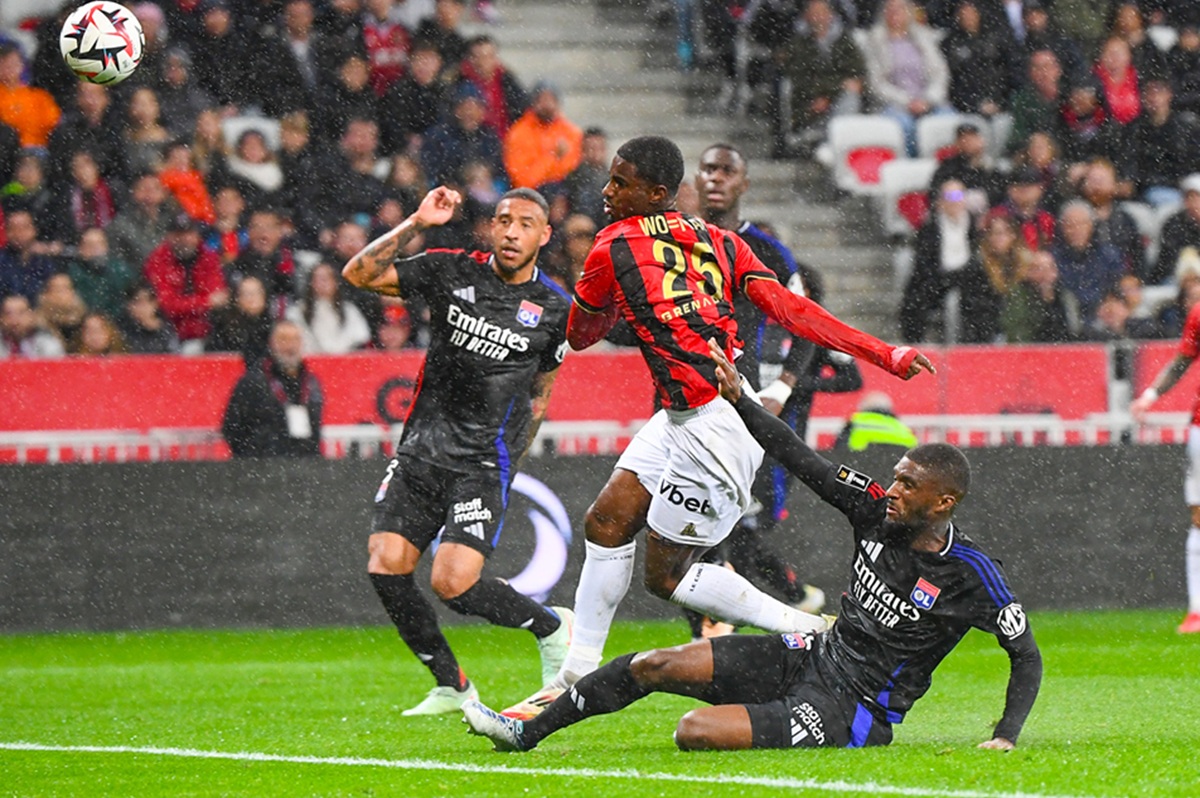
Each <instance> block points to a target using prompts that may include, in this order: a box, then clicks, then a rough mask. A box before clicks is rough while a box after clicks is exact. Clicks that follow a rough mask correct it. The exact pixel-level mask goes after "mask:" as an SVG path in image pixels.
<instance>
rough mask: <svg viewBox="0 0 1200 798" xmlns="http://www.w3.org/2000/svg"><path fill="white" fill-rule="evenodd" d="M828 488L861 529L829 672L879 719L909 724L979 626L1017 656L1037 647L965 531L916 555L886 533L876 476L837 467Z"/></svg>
mask: <svg viewBox="0 0 1200 798" xmlns="http://www.w3.org/2000/svg"><path fill="white" fill-rule="evenodd" d="M819 492H820V493H821V496H822V498H823V499H825V501H827V502H829V503H830V504H832V505H833V506H834V507H836V508H837V509H839V510H841V511H842V512H843V513H845V515H846V517H847V518H848V519H849V520H850V523H851V524H852V525H853V527H854V561H853V565H852V572H851V579H850V585H849V587H848V588H847V590H846V592H845V593H844V594H843V595H842V602H841V608H840V610H839V615H838V622H837V623H835V624H834V625H833V629H832V631H831V632H830V634H829V637H828V640H827V645H826V647H825V654H826V656H825V657H824V658H823V662H822V666H823V669H824V670H826V671H827V672H829V673H830V674H832V675H835V676H836V678H837V679H838V680H839V681H841V682H843V683H846V684H849V685H851V686H852V687H853V688H854V692H855V693H856V694H857V695H858V696H859V701H860V703H861V704H862V705H864V706H865V707H867V709H868V710H870V711H871V714H873V715H874V716H875V717H876V718H877V719H878V720H881V721H886V722H888V723H899V722H900V721H901V720H903V718H904V713H905V712H907V711H908V710H909V708H910V707H912V705H913V702H914V701H916V700H917V699H918V698H920V697H921V696H922V695H924V694H925V691H926V690H928V689H929V682H930V677H931V676H932V674H933V671H934V669H935V668H936V667H937V666H938V663H940V662H941V661H942V659H943V658H944V657H945V656H946V655H947V654H949V653H950V650H951V649H953V648H954V646H956V645H957V644H958V641H959V640H961V639H962V638H963V636H964V635H965V634H966V633H967V632H968V631H969V630H970V629H971V627H975V628H978V629H982V630H983V631H985V632H988V633H989V634H992V635H995V636H996V638H997V639H998V640H999V641H1000V645H1001V646H1002V647H1004V648H1005V649H1006V650H1008V651H1010V652H1014V653H1017V654H1021V653H1023V651H1024V649H1026V648H1027V647H1033V646H1034V642H1033V633H1032V632H1031V631H1030V628H1029V623H1028V621H1027V620H1026V617H1025V611H1024V610H1023V609H1022V607H1021V604H1020V602H1018V601H1017V598H1016V596H1014V595H1013V592H1012V590H1011V589H1010V588H1009V586H1008V581H1007V579H1005V576H1004V572H1003V570H1002V569H1001V568H1000V565H999V564H998V563H997V562H996V561H995V560H993V559H992V558H991V557H989V556H988V555H987V554H986V553H984V552H983V551H982V550H980V548H979V547H978V546H977V545H976V544H974V543H973V542H971V540H970V539H969V538H967V536H966V535H964V534H963V533H962V531H961V530H959V529H958V528H957V527H956V526H954V525H953V524H952V525H951V526H950V531H949V535H948V536H947V540H946V545H945V546H944V547H943V548H942V550H941V551H938V552H922V551H916V550H914V549H913V548H912V546H911V545H910V542H909V540H908V539H907V537H906V536H903V535H895V536H891V537H889V536H888V534H887V533H886V532H885V527H884V511H885V510H886V508H887V499H886V497H885V489H884V487H883V486H882V485H880V484H879V483H878V482H875V481H873V480H872V479H871V478H870V477H867V476H866V475H865V474H861V473H859V472H857V471H855V470H853V469H851V468H848V467H847V466H844V465H838V466H833V465H831V466H830V469H829V475H828V477H827V478H826V479H825V484H824V485H823V486H822V490H821V491H819ZM1014 736H1015V735H1014Z"/></svg>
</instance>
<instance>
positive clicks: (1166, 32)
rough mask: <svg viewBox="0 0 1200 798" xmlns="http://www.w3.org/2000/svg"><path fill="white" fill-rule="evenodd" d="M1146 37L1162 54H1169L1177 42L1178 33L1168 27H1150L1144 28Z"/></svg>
mask: <svg viewBox="0 0 1200 798" xmlns="http://www.w3.org/2000/svg"><path fill="white" fill-rule="evenodd" d="M1146 35H1147V36H1149V37H1150V41H1152V42H1154V46H1155V47H1157V48H1158V50H1159V52H1162V53H1169V52H1170V51H1171V50H1172V49H1174V47H1175V44H1176V42H1178V41H1179V31H1177V30H1175V28H1172V27H1171V26H1169V25H1151V26H1150V27H1148V28H1146Z"/></svg>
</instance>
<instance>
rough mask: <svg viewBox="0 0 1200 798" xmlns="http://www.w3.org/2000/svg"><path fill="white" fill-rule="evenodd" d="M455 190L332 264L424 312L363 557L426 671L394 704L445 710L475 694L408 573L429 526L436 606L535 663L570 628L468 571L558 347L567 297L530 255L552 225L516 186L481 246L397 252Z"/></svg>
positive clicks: (497, 525)
mask: <svg viewBox="0 0 1200 798" xmlns="http://www.w3.org/2000/svg"><path fill="white" fill-rule="evenodd" d="M461 201H462V198H461V197H460V195H459V194H458V192H456V191H451V190H449V189H447V188H445V187H440V188H436V189H434V190H433V191H431V192H430V193H429V194H428V195H427V196H426V197H425V199H424V200H423V201H422V203H421V206H420V207H419V208H418V209H417V211H416V212H415V213H413V215H412V216H410V217H409V218H408V219H406V220H405V221H404V222H402V223H401V224H400V225H399V226H398V227H396V228H395V229H394V230H392V231H390V232H388V233H387V234H385V235H384V236H382V237H380V238H379V239H378V240H376V241H374V242H372V243H371V244H369V245H368V246H367V247H366V248H365V249H363V250H362V251H361V252H359V253H358V254H356V255H355V256H354V257H353V258H351V259H350V261H349V263H347V264H346V267H345V269H344V271H343V275H344V276H345V277H346V279H347V280H349V281H350V282H351V283H353V284H354V285H357V286H359V287H362V288H367V289H370V290H373V291H375V292H377V293H381V294H387V295H390V296H397V297H401V298H404V299H412V298H414V297H419V298H420V299H421V300H422V301H423V302H424V303H425V305H426V306H427V307H428V308H429V309H430V316H431V318H430V327H431V329H432V340H431V342H430V345H429V351H428V353H427V354H426V356H425V362H424V364H423V365H422V368H421V381H420V383H419V385H418V388H417V394H416V397H415V398H414V400H413V404H412V409H411V410H410V412H409V416H408V418H407V419H406V421H405V424H404V433H403V434H402V436H401V438H400V443H399V444H398V445H397V447H396V457H395V458H394V459H393V460H392V461H391V463H390V464H389V465H388V468H387V473H386V475H385V476H384V479H383V484H382V485H380V487H379V490H378V492H377V493H376V496H375V517H374V521H373V527H372V529H373V532H374V534H372V535H371V539H370V545H369V550H370V561H369V562H368V565H367V571H368V573H369V574H370V577H371V582H372V584H373V585H374V586H375V589H376V592H377V593H378V594H379V597H380V600H381V601H382V602H383V605H384V608H385V609H386V610H387V612H388V615H389V616H390V617H391V619H392V621H393V623H395V625H396V628H397V630H398V631H399V633H400V637H401V638H402V639H403V640H404V642H405V643H406V644H408V646H409V648H411V649H412V651H413V653H414V654H416V655H417V657H418V658H419V659H420V660H421V662H422V663H424V664H425V665H426V666H427V667H428V668H429V670H430V671H431V672H432V673H433V676H434V678H435V679H436V680H437V686H435V687H434V688H433V690H431V691H430V693H429V695H428V696H427V697H426V698H425V700H423V701H422V702H421V703H420V704H418V705H417V706H415V707H413V708H412V709H409V710H407V711H405V713H404V714H406V715H429V714H439V713H443V712H456V711H457V710H458V708H459V706H461V705H462V703H463V702H464V701H465V700H467V699H468V698H471V697H477V696H478V693H477V692H476V691H475V688H474V686H473V685H472V684H471V683H470V682H469V681H468V680H467V678H466V676H465V675H464V674H463V672H462V669H461V668H459V666H458V662H457V660H456V659H455V657H454V654H453V652H451V651H450V646H449V645H448V644H447V642H446V639H445V637H444V636H443V635H442V633H441V630H440V629H438V624H437V618H436V616H435V614H434V610H433V606H432V605H431V604H430V603H429V601H428V600H427V599H426V598H425V597H424V596H423V595H422V593H421V591H420V589H419V588H418V587H417V585H416V584H415V582H414V579H413V571H414V569H415V568H416V566H417V562H418V561H419V560H420V558H421V556H422V554H423V553H424V552H425V550H426V548H427V547H428V546H429V545H430V544H431V543H432V542H433V541H434V539H435V538H437V537H438V534H439V530H442V531H441V538H440V541H441V542H440V545H439V546H438V549H437V553H436V554H435V555H434V558H433V571H432V579H431V581H432V586H433V590H434V592H435V593H436V594H437V596H438V597H439V598H440V599H441V600H442V601H443V602H444V603H445V604H446V606H448V607H450V608H451V609H453V610H455V611H456V612H459V613H461V614H464V615H475V616H479V617H482V618H485V619H487V620H488V621H491V622H492V623H494V624H497V625H499V626H506V627H509V628H514V629H517V628H520V629H528V630H529V631H530V632H532V633H533V634H534V636H535V637H537V638H538V647H539V649H540V650H541V653H542V665H543V670H544V672H546V673H547V674H552V673H554V672H556V671H557V670H558V667H559V665H561V663H562V660H563V658H564V657H565V656H566V650H567V641H568V640H569V638H570V627H571V622H570V617H571V616H570V610H565V609H560V610H559V611H554V610H552V609H549V608H546V607H543V606H541V605H540V604H538V603H537V602H535V601H533V600H532V599H530V598H527V597H526V596H523V595H521V594H520V593H518V592H517V591H516V590H514V589H513V588H512V587H511V586H510V585H509V584H508V583H507V582H504V581H503V580H499V579H481V578H480V576H481V571H482V569H483V565H484V561H485V559H486V558H487V557H488V555H490V554H491V552H492V550H493V549H494V548H495V546H496V545H497V543H498V542H499V540H500V533H501V531H502V529H503V527H504V515H505V509H506V507H507V505H508V491H509V487H510V485H511V484H512V480H513V477H514V475H515V472H516V468H517V463H518V461H519V460H520V458H521V455H522V454H523V453H524V451H525V449H526V447H527V446H528V444H529V442H530V441H531V440H533V436H534V433H535V432H536V430H537V426H538V424H539V423H540V421H541V419H542V416H543V415H544V414H545V410H546V406H547V403H548V402H549V398H550V388H551V386H552V385H553V384H554V379H555V375H556V374H557V373H558V367H559V365H560V364H561V363H562V359H563V355H564V354H565V352H566V324H567V313H568V309H569V307H570V305H569V300H568V299H567V296H566V294H564V293H563V292H562V290H561V289H559V288H558V286H557V285H556V284H554V283H553V282H552V281H550V280H549V279H548V278H546V277H545V276H543V275H542V274H541V272H540V271H539V270H538V268H537V256H538V252H539V251H540V249H541V247H542V246H543V245H544V244H545V243H546V241H547V240H548V239H549V237H550V225H549V221H548V219H549V207H548V206H547V204H546V200H545V199H544V198H543V197H542V196H541V195H540V194H538V193H537V192H536V191H532V190H529V189H514V190H513V191H510V192H508V193H507V194H505V195H504V196H503V197H501V199H500V202H499V203H498V204H497V205H496V211H495V214H494V216H493V218H492V235H493V238H494V241H495V243H494V245H493V248H492V251H491V252H490V253H486V252H465V251H463V250H446V249H441V250H427V251H425V252H422V253H420V254H418V255H414V256H413V257H400V253H401V251H402V250H403V248H404V247H405V245H406V244H408V243H409V242H410V241H412V240H413V239H414V238H415V237H416V235H417V234H418V233H420V232H421V231H422V230H424V229H426V228H428V227H432V226H436V225H441V224H445V223H446V222H447V221H449V220H450V218H451V217H452V216H453V214H454V211H455V208H456V207H457V206H458V205H459V203H460V202H461ZM547 678H548V677H547Z"/></svg>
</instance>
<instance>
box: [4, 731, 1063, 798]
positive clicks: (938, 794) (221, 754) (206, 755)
mask: <svg viewBox="0 0 1200 798" xmlns="http://www.w3.org/2000/svg"><path fill="white" fill-rule="evenodd" d="M0 750H7V751H41V752H52V753H68V754H143V755H150V756H175V757H183V758H187V759H224V760H232V761H235V762H283V763H287V764H295V765H342V766H351V767H374V768H395V769H397V770H434V771H438V770H440V771H450V772H454V773H493V774H500V775H516V776H561V777H563V778H583V779H605V778H607V779H637V780H641V781H668V782H685V783H689V784H741V785H745V786H748V787H774V788H777V789H786V790H796V789H804V790H818V791H822V792H832V793H847V792H850V793H853V792H858V793H870V794H874V795H911V796H930V797H931V798H1085V796H1064V795H1057V796H1056V795H1045V794H1042V793H1028V792H986V791H983V790H941V789H928V788H923V787H898V786H894V785H891V784H876V783H875V782H864V783H861V784H854V783H851V782H847V781H840V780H839V781H819V780H817V779H793V778H772V777H768V776H739V775H732V774H731V775H724V776H693V775H688V774H685V773H644V772H641V771H637V770H628V769H626V770H597V769H594V768H528V767H508V766H506V765H472V764H469V763H463V762H437V761H434V760H428V759H360V758H357V757H320V756H287V755H283V754H262V753H255V752H251V751H240V752H232V751H200V750H196V749H192V748H155V747H146V748H135V747H133V746H125V745H114V746H101V745H42V744H40V743H24V742H14V743H4V742H0Z"/></svg>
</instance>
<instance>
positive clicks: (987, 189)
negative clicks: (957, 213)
mask: <svg viewBox="0 0 1200 798" xmlns="http://www.w3.org/2000/svg"><path fill="white" fill-rule="evenodd" d="M947 180H957V181H959V182H960V183H962V184H963V185H964V186H966V187H967V207H968V208H969V209H970V210H971V212H972V213H982V212H984V211H985V210H987V209H988V208H990V207H991V206H992V204H993V203H996V202H999V201H1000V199H1001V198H1002V197H1003V195H1004V179H1003V177H1002V176H1001V175H998V174H997V173H996V171H995V170H994V169H992V165H991V162H990V160H989V158H988V154H987V141H986V140H985V139H984V137H983V131H981V130H980V129H979V126H978V125H976V124H975V123H974V122H963V123H962V124H961V125H959V126H958V127H957V128H955V130H954V150H953V152H952V154H951V155H950V156H949V157H947V158H945V159H943V160H942V162H941V163H940V164H938V167H937V169H936V170H935V171H934V173H933V180H932V181H930V185H932V186H940V185H941V184H942V183H945V182H946V181H947ZM931 203H932V198H931Z"/></svg>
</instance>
